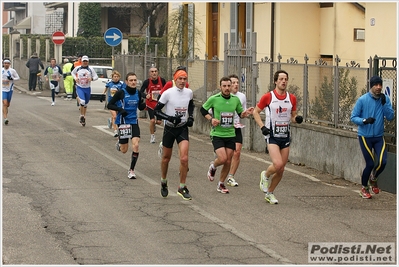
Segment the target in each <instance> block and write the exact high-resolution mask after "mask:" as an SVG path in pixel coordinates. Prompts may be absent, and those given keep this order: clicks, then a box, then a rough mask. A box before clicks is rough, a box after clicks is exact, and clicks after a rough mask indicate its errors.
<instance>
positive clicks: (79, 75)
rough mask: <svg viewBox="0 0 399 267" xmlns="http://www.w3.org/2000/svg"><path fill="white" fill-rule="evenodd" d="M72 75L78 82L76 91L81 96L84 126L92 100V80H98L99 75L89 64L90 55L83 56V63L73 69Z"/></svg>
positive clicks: (81, 116) (81, 122)
mask: <svg viewBox="0 0 399 267" xmlns="http://www.w3.org/2000/svg"><path fill="white" fill-rule="evenodd" d="M72 77H74V79H75V82H76V93H77V95H78V97H79V104H80V118H79V122H80V124H81V125H82V126H85V125H86V111H87V104H89V102H90V96H91V87H90V85H91V82H92V81H96V80H98V75H97V73H96V72H95V71H94V69H93V68H92V67H90V66H89V57H88V56H83V57H82V65H81V66H79V67H77V68H74V69H73V70H72Z"/></svg>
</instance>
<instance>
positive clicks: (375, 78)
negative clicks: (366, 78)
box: [370, 76, 382, 87]
mask: <svg viewBox="0 0 399 267" xmlns="http://www.w3.org/2000/svg"><path fill="white" fill-rule="evenodd" d="M376 84H381V85H382V79H381V78H380V76H373V77H371V79H370V87H373V86H374V85H376Z"/></svg>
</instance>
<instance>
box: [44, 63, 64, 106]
mask: <svg viewBox="0 0 399 267" xmlns="http://www.w3.org/2000/svg"><path fill="white" fill-rule="evenodd" d="M61 75H62V69H61V68H60V66H58V65H56V60H55V58H52V59H50V66H48V67H47V68H46V69H45V70H44V77H45V78H46V82H48V83H49V85H50V89H51V100H52V102H51V106H54V105H55V95H58V93H59V92H60V79H61Z"/></svg>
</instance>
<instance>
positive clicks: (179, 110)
mask: <svg viewBox="0 0 399 267" xmlns="http://www.w3.org/2000/svg"><path fill="white" fill-rule="evenodd" d="M186 114H187V108H185V107H181V108H175V116H181V122H182V123H183V122H185V121H186Z"/></svg>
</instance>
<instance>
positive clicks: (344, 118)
mask: <svg viewBox="0 0 399 267" xmlns="http://www.w3.org/2000/svg"><path fill="white" fill-rule="evenodd" d="M349 73H350V69H344V68H341V69H339V75H338V76H339V82H338V107H339V110H338V123H341V124H342V123H344V124H345V123H348V122H350V116H351V112H352V109H353V103H355V102H356V97H357V87H358V81H357V79H356V78H355V77H351V78H350V77H349ZM334 92H335V90H334V85H333V83H332V82H331V81H328V79H327V77H326V76H324V79H323V83H322V85H321V88H320V90H319V94H318V96H316V97H315V99H314V100H312V101H311V103H312V105H311V109H310V114H312V115H314V116H315V117H316V118H318V119H320V120H325V121H333V120H334Z"/></svg>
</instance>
